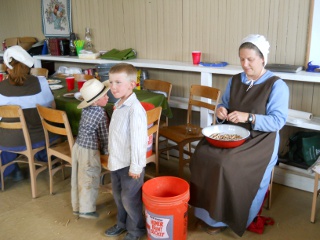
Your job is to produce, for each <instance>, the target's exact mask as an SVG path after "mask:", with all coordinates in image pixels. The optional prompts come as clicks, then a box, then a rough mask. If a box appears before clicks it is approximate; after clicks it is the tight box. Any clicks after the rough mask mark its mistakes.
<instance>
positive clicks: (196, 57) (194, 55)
mask: <svg viewBox="0 0 320 240" xmlns="http://www.w3.org/2000/svg"><path fill="white" fill-rule="evenodd" d="M200 58H201V52H200V51H193V52H192V61H193V64H194V65H199V63H200Z"/></svg>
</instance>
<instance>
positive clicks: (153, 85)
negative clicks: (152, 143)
mask: <svg viewBox="0 0 320 240" xmlns="http://www.w3.org/2000/svg"><path fill="white" fill-rule="evenodd" d="M143 89H146V90H150V91H159V92H163V93H165V94H166V98H167V101H168V103H169V102H170V96H171V90H172V83H169V82H166V81H162V80H155V79H146V80H144V82H143ZM164 126H169V119H168V117H165V119H164V120H160V128H161V127H164ZM159 141H160V140H159ZM162 143H165V144H166V147H168V141H167V140H166V139H165V140H161V141H160V142H159V144H162ZM167 159H168V160H169V152H168V151H167Z"/></svg>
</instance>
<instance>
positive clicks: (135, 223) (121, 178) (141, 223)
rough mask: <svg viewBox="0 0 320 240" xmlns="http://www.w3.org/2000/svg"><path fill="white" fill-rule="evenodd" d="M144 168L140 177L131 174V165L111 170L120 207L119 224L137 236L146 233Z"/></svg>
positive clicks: (113, 185) (118, 206)
mask: <svg viewBox="0 0 320 240" xmlns="http://www.w3.org/2000/svg"><path fill="white" fill-rule="evenodd" d="M144 173H145V170H144V169H143V171H142V173H141V174H140V178H139V179H133V178H132V177H130V176H129V167H125V168H122V169H119V170H117V171H112V172H111V182H112V192H113V198H114V200H115V203H116V205H117V208H118V214H117V225H118V226H119V227H121V228H125V229H127V231H128V232H129V233H130V234H131V235H133V236H136V237H141V236H143V235H145V234H146V227H145V218H144V216H143V215H142V211H143V210H142V207H143V204H142V184H143V182H144Z"/></svg>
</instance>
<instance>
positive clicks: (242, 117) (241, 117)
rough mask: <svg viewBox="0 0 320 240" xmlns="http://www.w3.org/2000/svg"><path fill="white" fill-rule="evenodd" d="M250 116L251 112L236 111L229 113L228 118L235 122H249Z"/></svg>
mask: <svg viewBox="0 0 320 240" xmlns="http://www.w3.org/2000/svg"><path fill="white" fill-rule="evenodd" d="M248 117H249V113H246V112H238V111H234V112H232V113H229V114H228V117H227V119H228V121H229V122H233V123H245V122H247V120H248Z"/></svg>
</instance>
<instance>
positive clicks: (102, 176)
mask: <svg viewBox="0 0 320 240" xmlns="http://www.w3.org/2000/svg"><path fill="white" fill-rule="evenodd" d="M108 159H109V156H108V155H102V156H100V160H101V168H102V171H101V174H100V187H101V188H102V189H103V190H104V191H105V192H106V193H111V194H112V186H111V182H109V183H107V184H105V183H104V181H105V177H106V175H107V174H109V173H110V171H109V169H108Z"/></svg>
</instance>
